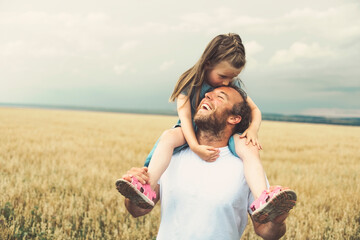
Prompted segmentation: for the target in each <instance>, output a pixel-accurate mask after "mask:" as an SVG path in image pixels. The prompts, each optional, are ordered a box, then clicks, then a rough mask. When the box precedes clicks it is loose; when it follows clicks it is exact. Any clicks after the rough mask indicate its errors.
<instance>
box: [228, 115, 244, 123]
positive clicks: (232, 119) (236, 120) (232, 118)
mask: <svg viewBox="0 0 360 240" xmlns="http://www.w3.org/2000/svg"><path fill="white" fill-rule="evenodd" d="M227 122H228V123H229V124H232V125H236V124H238V123H239V122H241V116H240V115H231V116H230V117H229V118H228V120H227Z"/></svg>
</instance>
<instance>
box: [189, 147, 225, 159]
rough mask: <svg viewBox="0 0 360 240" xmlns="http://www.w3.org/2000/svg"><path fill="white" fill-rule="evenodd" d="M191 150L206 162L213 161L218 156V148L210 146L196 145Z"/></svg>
mask: <svg viewBox="0 0 360 240" xmlns="http://www.w3.org/2000/svg"><path fill="white" fill-rule="evenodd" d="M192 150H193V151H194V152H195V153H196V154H197V155H198V156H199V157H200V158H201V159H202V160H204V161H207V162H214V161H215V160H216V159H217V158H218V157H219V156H220V150H219V149H217V148H214V147H211V146H206V145H198V146H196V147H195V148H194V149H192Z"/></svg>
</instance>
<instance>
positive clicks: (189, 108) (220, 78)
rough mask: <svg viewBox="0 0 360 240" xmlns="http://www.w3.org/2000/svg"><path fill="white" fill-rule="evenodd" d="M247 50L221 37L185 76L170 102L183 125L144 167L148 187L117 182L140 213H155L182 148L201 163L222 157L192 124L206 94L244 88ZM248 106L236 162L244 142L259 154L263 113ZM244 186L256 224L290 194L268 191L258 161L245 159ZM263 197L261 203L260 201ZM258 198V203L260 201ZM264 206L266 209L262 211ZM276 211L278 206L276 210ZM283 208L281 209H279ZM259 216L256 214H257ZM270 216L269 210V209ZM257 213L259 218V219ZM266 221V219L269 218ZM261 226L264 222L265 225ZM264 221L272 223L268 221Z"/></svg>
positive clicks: (163, 140)
mask: <svg viewBox="0 0 360 240" xmlns="http://www.w3.org/2000/svg"><path fill="white" fill-rule="evenodd" d="M245 62H246V61H245V49H244V46H243V44H242V41H241V38H240V37H239V35H237V34H226V35H225V34H223V35H219V36H217V37H215V38H214V39H213V40H212V41H211V42H210V43H209V44H208V46H207V47H206V49H205V51H204V53H203V54H202V56H201V58H200V59H199V60H198V61H197V63H196V64H195V65H194V66H193V67H192V68H190V69H189V70H187V71H186V72H184V73H183V74H182V75H181V76H180V78H179V80H178V82H177V83H176V85H175V88H174V91H173V93H172V95H171V97H170V101H174V100H175V99H176V100H177V110H178V115H179V118H180V120H179V121H178V124H177V125H176V127H174V128H172V129H169V130H166V131H165V132H164V133H163V134H162V136H161V137H160V139H159V140H158V141H157V142H156V144H155V146H154V148H153V149H152V151H151V152H150V154H149V156H148V157H147V159H146V162H145V166H149V167H148V173H149V177H150V180H149V182H148V183H146V182H142V183H140V182H139V181H138V180H137V179H136V178H132V182H131V183H129V182H128V181H126V180H123V179H120V180H118V181H117V182H116V186H117V189H118V190H119V192H120V193H121V194H123V195H124V196H125V197H126V198H129V199H130V200H131V201H132V202H134V203H135V204H137V205H138V206H139V207H142V208H152V207H153V206H154V203H153V200H154V199H155V198H156V194H155V192H154V191H153V190H154V189H155V187H156V186H157V183H158V181H159V179H160V177H161V175H162V174H163V173H164V171H165V170H166V168H167V167H168V165H169V163H170V159H171V157H172V155H173V154H174V153H176V152H178V151H180V150H181V149H182V148H184V147H190V148H191V150H192V151H193V152H195V153H196V154H197V155H198V156H199V157H201V158H202V159H203V160H205V161H209V162H212V161H215V160H216V159H217V158H218V157H219V150H218V149H216V148H214V147H211V146H205V145H199V143H198V142H197V139H196V136H195V131H196V126H195V124H194V123H193V117H194V114H195V110H196V109H197V106H198V104H199V103H200V101H201V99H202V98H204V96H205V93H207V92H209V91H211V90H212V89H214V88H215V87H219V86H224V85H226V86H227V85H229V84H234V85H236V86H238V87H240V80H239V79H237V76H238V75H239V74H240V72H241V71H242V69H243V68H244V65H245ZM246 100H247V102H248V103H249V106H250V108H251V117H252V118H251V119H252V121H251V123H250V125H249V128H248V129H247V130H246V131H245V132H243V133H242V135H241V136H240V137H239V136H238V135H235V136H233V137H232V138H231V139H230V141H229V148H230V151H231V152H232V153H233V154H234V155H235V156H238V155H239V154H238V153H237V152H236V151H237V149H238V148H237V147H236V146H239V145H238V144H243V142H240V138H244V137H246V138H247V141H246V144H248V143H249V142H252V144H253V145H254V146H255V145H257V147H258V148H259V150H260V149H261V146H260V143H259V142H258V138H257V133H258V130H259V127H260V123H261V112H260V110H259V109H258V107H257V106H256V105H255V103H254V102H253V101H252V100H251V99H250V97H247V99H246ZM242 160H243V164H244V173H245V178H246V181H247V183H248V185H249V187H250V189H251V192H252V194H253V195H254V197H255V199H257V200H256V201H255V202H254V203H253V204H252V205H251V208H252V210H253V211H254V214H253V216H254V218H255V220H257V219H259V218H258V217H257V216H259V217H260V216H261V215H262V213H266V211H264V209H263V208H264V206H265V205H269V206H270V207H273V205H274V202H275V203H276V202H277V201H273V200H276V199H279V198H280V197H281V198H283V197H287V196H283V194H286V192H287V190H286V189H284V188H281V187H277V188H270V190H268V189H267V183H266V180H265V176H264V170H263V167H262V165H261V163H260V159H256V158H251V159H242ZM260 196H261V197H260ZM259 197H260V198H259ZM269 203H272V204H269ZM262 205H264V206H262ZM275 205H276V204H275ZM278 205H283V204H278ZM279 208H280V209H278V211H277V212H279V213H283V212H284V211H286V210H287V209H286V208H285V209H284V206H279ZM257 210H258V211H257ZM265 210H266V209H265ZM259 211H261V212H260V214H259ZM266 218H267V217H266ZM262 220H263V219H262ZM265 221H268V220H267V219H266V220H265Z"/></svg>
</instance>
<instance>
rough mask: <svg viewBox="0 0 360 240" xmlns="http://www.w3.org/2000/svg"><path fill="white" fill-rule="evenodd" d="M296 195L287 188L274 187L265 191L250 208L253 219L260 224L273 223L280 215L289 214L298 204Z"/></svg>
mask: <svg viewBox="0 0 360 240" xmlns="http://www.w3.org/2000/svg"><path fill="white" fill-rule="evenodd" d="M296 199H297V196H296V193H295V192H294V191H293V190H291V189H289V188H285V187H281V186H272V187H270V188H269V190H264V191H263V192H262V194H261V195H260V197H259V198H258V199H256V200H255V201H254V202H253V203H252V204H251V206H250V209H251V210H252V211H253V213H252V215H251V216H252V218H253V219H254V220H255V221H256V222H259V223H266V222H269V221H272V220H273V219H274V218H276V217H277V216H279V215H282V214H284V213H285V212H289V211H290V210H291V209H292V208H293V207H294V206H295V203H296Z"/></svg>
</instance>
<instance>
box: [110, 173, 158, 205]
mask: <svg viewBox="0 0 360 240" xmlns="http://www.w3.org/2000/svg"><path fill="white" fill-rule="evenodd" d="M116 189H117V190H118V191H119V192H120V193H121V194H122V195H123V196H124V197H126V198H128V199H130V201H131V202H133V203H134V204H135V205H136V206H138V207H140V208H143V209H150V208H153V207H154V202H153V201H151V200H150V199H148V198H147V197H146V196H145V195H144V194H143V193H142V192H140V191H139V190H138V189H137V188H136V187H135V186H134V185H132V184H131V183H130V182H128V181H126V180H124V179H119V180H117V181H116Z"/></svg>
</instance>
